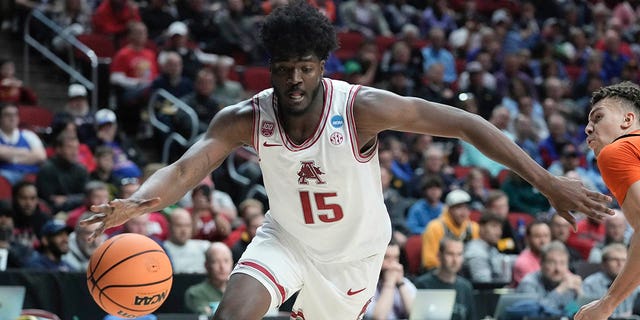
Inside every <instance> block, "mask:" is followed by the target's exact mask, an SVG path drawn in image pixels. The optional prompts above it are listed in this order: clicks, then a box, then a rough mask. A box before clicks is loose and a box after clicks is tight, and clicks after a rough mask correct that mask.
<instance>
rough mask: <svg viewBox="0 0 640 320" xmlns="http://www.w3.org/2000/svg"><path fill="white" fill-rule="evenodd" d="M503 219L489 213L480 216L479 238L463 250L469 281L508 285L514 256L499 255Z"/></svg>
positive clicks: (470, 242)
mask: <svg viewBox="0 0 640 320" xmlns="http://www.w3.org/2000/svg"><path fill="white" fill-rule="evenodd" d="M503 223H504V218H502V217H500V216H498V215H496V214H494V213H493V212H491V211H485V212H483V213H482V216H480V221H478V224H479V232H478V233H479V236H480V237H479V238H478V239H473V240H471V241H469V242H468V243H467V244H466V245H465V248H464V266H465V268H466V270H467V271H468V272H469V280H471V282H479V283H496V284H500V283H501V284H504V285H506V284H508V283H510V282H511V268H512V267H513V263H514V262H515V258H516V256H515V255H509V254H504V253H501V252H500V251H499V250H498V248H497V245H498V241H499V240H500V239H501V238H502V225H503Z"/></svg>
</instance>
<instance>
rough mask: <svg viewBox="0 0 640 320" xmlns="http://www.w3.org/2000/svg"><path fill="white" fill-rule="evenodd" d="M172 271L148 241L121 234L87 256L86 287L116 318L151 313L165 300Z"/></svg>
mask: <svg viewBox="0 0 640 320" xmlns="http://www.w3.org/2000/svg"><path fill="white" fill-rule="evenodd" d="M172 283H173V269H172V268H171V262H170V261H169V257H168V256H167V254H166V253H165V252H164V250H162V247H160V245H158V244H157V243H156V242H155V241H153V240H151V239H150V238H148V237H146V236H143V235H140V234H136V233H124V234H121V235H117V236H115V237H113V238H110V239H109V240H107V241H105V242H104V243H103V244H102V245H100V247H98V249H96V251H95V252H94V253H93V255H92V256H91V259H90V260H89V267H88V268H87V286H88V287H89V292H90V293H91V296H92V297H93V300H94V301H95V302H96V303H97V304H98V305H99V306H100V308H102V310H104V311H105V312H107V313H109V314H111V315H113V316H116V317H120V318H135V317H140V316H143V315H147V314H149V313H152V312H153V311H155V310H156V309H158V308H159V307H160V306H161V305H162V303H163V302H164V301H165V300H166V299H167V295H169V291H170V290H171V284H172Z"/></svg>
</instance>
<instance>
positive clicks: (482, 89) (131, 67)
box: [0, 0, 640, 319]
mask: <svg viewBox="0 0 640 320" xmlns="http://www.w3.org/2000/svg"><path fill="white" fill-rule="evenodd" d="M308 1H309V2H310V3H311V4H312V5H314V6H316V7H317V8H318V10H321V11H322V12H323V13H324V14H325V15H326V16H327V18H328V19H329V20H330V21H332V22H333V23H334V24H335V26H336V29H337V31H338V39H339V41H340V48H339V49H338V50H336V52H334V53H333V54H332V55H331V56H330V57H329V59H328V60H327V62H326V65H325V68H326V70H325V71H326V76H327V77H331V78H334V79H342V80H345V81H349V82H352V83H357V84H362V85H366V86H374V87H378V88H383V89H387V90H390V91H392V92H395V93H397V94H401V95H407V96H416V97H421V98H424V99H427V100H430V101H434V102H438V103H444V104H448V105H451V106H453V107H456V108H461V109H464V110H467V111H469V112H472V113H476V114H478V115H480V116H482V117H483V118H485V119H487V120H488V121H490V122H491V123H492V124H494V125H495V126H496V127H498V128H499V129H501V130H502V131H503V132H504V134H505V135H507V136H508V137H509V138H511V139H512V140H513V141H514V142H515V143H517V144H518V145H519V146H520V147H522V149H523V150H525V151H526V152H527V153H528V154H529V155H530V156H531V157H532V158H533V159H534V160H535V161H536V162H538V163H539V164H540V165H541V166H543V167H545V168H547V169H548V170H549V171H550V172H552V173H553V174H554V175H564V176H567V177H572V178H576V179H580V180H582V181H583V183H584V185H585V186H587V187H588V188H590V189H593V190H597V191H599V192H602V193H605V194H609V191H608V190H607V188H606V186H605V185H604V183H603V181H602V178H601V176H600V174H599V171H598V167H597V165H596V158H595V157H594V155H593V153H592V152H591V151H589V150H588V148H587V147H586V145H585V142H584V137H585V135H584V126H585V124H586V122H587V114H588V111H589V107H590V105H589V102H590V95H591V93H592V92H593V91H594V90H595V89H597V88H599V87H601V86H605V85H609V84H614V83H618V82H620V81H632V82H634V83H638V77H639V76H640V70H639V69H638V62H639V59H640V45H639V44H638V40H639V39H640V18H639V17H640V1H634V0H631V1H622V0H604V1H603V0H541V1H526V0H522V1H513V0H511V1H506V0H505V1H480V0H477V1H475V0H453V1H444V0H429V1H425V0H422V1H412V0H378V1H374V0H308ZM286 3H287V0H266V1H260V0H175V1H173V0H149V1H143V0H139V1H134V0H102V1H100V0H57V1H39V0H15V1H13V0H2V1H0V12H1V15H0V21H1V28H2V33H6V34H10V35H12V37H11V39H12V40H11V41H15V42H18V43H22V42H23V41H24V39H23V35H24V34H31V35H32V36H33V37H34V38H35V39H36V40H37V41H39V43H41V44H42V45H43V46H44V47H45V48H47V50H49V52H51V53H53V54H54V55H55V56H57V57H58V58H59V59H60V60H61V61H64V62H66V63H68V64H69V65H72V66H74V67H75V68H77V70H78V72H80V73H82V74H87V73H88V67H87V65H88V64H89V63H88V62H87V61H88V60H87V59H84V58H83V57H84V56H83V55H82V54H78V49H77V47H75V46H73V45H72V42H73V40H74V39H75V40H78V41H79V42H81V43H84V44H86V45H87V46H88V47H89V48H90V49H93V50H94V52H95V53H96V54H97V55H98V57H99V58H100V68H99V69H98V70H99V71H100V76H99V77H98V81H96V82H95V83H93V86H86V85H83V84H80V83H78V82H77V81H74V79H73V77H70V78H71V80H69V81H68V83H65V84H64V85H65V88H67V90H66V92H65V93H66V99H65V100H66V101H65V102H64V103H52V104H51V105H47V102H46V101H44V100H41V99H39V94H40V93H39V92H37V91H36V90H34V89H33V86H32V85H31V84H29V83H28V82H25V81H23V79H21V77H20V76H19V75H18V74H17V72H16V67H15V63H16V61H15V60H16V59H17V57H15V56H9V55H7V56H2V54H1V53H0V102H1V107H0V111H1V113H0V198H2V199H3V201H2V202H1V204H2V207H1V208H0V248H2V249H5V251H4V252H7V253H8V254H6V255H5V256H7V257H8V258H7V259H6V260H7V261H6V266H4V267H5V268H33V269H46V270H58V271H61V272H66V271H84V270H85V268H86V264H87V260H88V257H89V256H90V254H91V252H92V250H94V249H95V247H96V246H98V245H99V244H100V241H97V242H95V243H87V240H86V239H87V236H88V235H89V234H90V232H91V231H92V229H93V227H91V226H89V227H81V226H79V225H78V224H77V222H78V221H79V220H80V219H83V218H84V217H86V216H87V215H88V214H89V213H88V208H89V207H90V206H91V205H92V204H100V203H104V202H106V201H108V200H111V199H114V198H116V197H127V196H128V195H130V194H131V193H132V192H134V191H135V190H136V188H137V187H138V186H139V185H140V183H142V182H143V181H144V180H145V179H146V178H147V177H148V176H149V175H150V174H151V173H153V172H154V171H155V170H157V169H159V168H161V167H162V166H163V165H165V163H163V162H169V161H173V160H175V159H176V158H177V157H179V156H180V154H181V153H182V152H183V151H184V150H185V147H187V146H188V145H189V144H190V143H193V141H195V139H197V137H198V134H201V133H202V132H204V131H205V130H206V128H207V125H208V122H209V121H210V120H211V118H212V117H213V116H214V115H215V114H216V113H217V112H218V111H219V110H220V109H221V108H224V107H225V106H228V105H231V104H234V103H236V102H239V101H241V100H243V99H246V98H248V97H250V96H251V95H252V94H254V93H256V92H258V91H260V90H262V89H265V88H267V87H269V72H268V62H269V58H268V57H267V56H266V55H265V53H264V50H263V49H262V46H261V44H260V43H259V39H258V36H257V35H258V33H259V29H260V24H261V21H262V20H263V19H264V17H265V16H266V15H267V14H269V12H271V11H272V10H274V9H275V8H276V7H278V6H282V5H285V4H286ZM36 11H37V12H40V13H42V14H43V16H44V17H45V18H46V19H50V20H51V21H52V22H53V23H54V24H55V25H56V26H57V27H58V28H57V29H56V28H53V29H52V28H49V27H45V26H43V23H42V21H43V19H44V18H40V19H34V18H33V15H34V12H36ZM46 19H44V20H46ZM70 39H71V40H70ZM25 50H32V49H30V48H26V49H25ZM32 51H33V50H32ZM36 54H37V53H36ZM40 59H44V58H40ZM54 69H55V68H54V67H53V66H51V72H59V71H57V70H54ZM88 87H90V88H91V89H92V90H94V91H99V92H100V94H99V97H98V99H95V100H93V99H91V96H92V94H93V92H92V90H88ZM162 90H164V91H165V92H167V93H168V94H167V95H162V96H161V97H159V98H158V96H157V93H158V92H159V91H162ZM181 102H182V103H183V104H181ZM460 125H464V124H460ZM175 136H180V137H182V138H183V140H184V141H183V142H186V143H182V144H175V143H174V144H172V143H165V141H169V142H171V141H176V139H174V140H171V137H175ZM163 150H164V153H165V156H161V153H162V152H163ZM379 159H380V164H381V167H382V179H381V183H382V187H383V189H384V195H385V203H386V204H387V207H388V210H389V214H390V216H391V220H392V224H393V240H392V244H390V249H392V250H391V253H389V251H388V253H389V254H390V259H391V260H394V262H385V267H384V268H383V271H382V274H381V282H380V288H379V292H382V291H383V290H384V288H385V286H384V285H383V284H384V283H387V281H382V280H384V279H396V278H397V279H401V280H402V279H406V281H408V284H410V285H407V286H404V285H397V286H396V285H395V284H398V283H405V282H404V281H405V280H402V281H400V282H398V281H396V280H389V281H395V284H394V285H393V288H394V290H396V292H395V294H396V295H397V299H394V300H393V301H391V303H392V304H396V307H394V308H391V309H388V308H387V309H384V310H386V311H387V313H386V314H384V313H383V315H382V316H380V313H375V312H376V306H379V305H382V304H384V303H387V302H384V303H382V302H383V301H386V300H384V299H380V300H379V299H377V298H375V299H374V303H373V304H372V305H371V306H370V308H369V309H370V314H369V315H370V316H371V317H374V318H381V319H387V318H389V319H395V317H403V316H405V317H406V316H407V312H408V309H410V304H408V305H407V304H406V301H405V300H406V299H404V298H403V297H404V296H403V294H402V290H406V289H405V288H407V287H409V288H410V289H411V287H412V288H413V291H415V287H425V288H427V287H434V286H444V287H446V285H450V286H451V287H455V289H456V290H471V288H484V287H487V286H488V287H491V288H498V287H508V288H512V289H513V290H516V291H522V292H528V293H535V294H538V295H540V296H541V297H546V298H547V299H550V301H554V305H553V306H554V308H556V309H557V310H560V311H562V312H565V313H570V312H569V311H570V309H571V308H572V306H574V305H572V304H571V303H570V301H571V302H572V303H575V302H576V301H577V300H579V299H578V297H581V296H598V295H599V294H602V292H604V291H602V292H600V291H597V290H600V289H601V288H598V289H597V290H596V289H593V287H594V286H595V285H593V284H592V285H591V286H590V285H589V284H590V283H593V282H594V281H595V280H593V281H587V280H586V279H585V278H587V277H588V276H592V275H595V274H600V277H601V278H602V281H601V282H602V283H598V285H602V286H604V287H605V288H606V287H607V286H608V284H610V280H611V279H613V278H615V275H616V274H617V272H619V269H620V267H621V264H616V263H613V262H611V261H614V262H616V261H617V262H620V261H624V259H626V251H624V250H620V247H619V246H613V249H612V248H611V245H612V244H621V245H622V246H623V247H622V248H623V249H624V246H626V244H627V243H628V240H629V237H630V235H631V233H632V230H631V229H630V227H629V226H628V224H627V222H626V220H625V219H624V216H623V215H622V213H621V212H618V214H617V215H615V216H613V217H611V218H607V219H606V220H605V221H603V222H599V221H593V220H589V219H586V218H584V217H582V216H581V215H580V213H576V214H577V215H578V217H579V222H578V232H573V231H571V229H570V226H569V225H568V223H567V222H566V221H564V220H563V219H559V218H558V217H555V216H554V215H553V209H552V208H550V206H549V203H548V202H547V201H546V199H545V197H544V196H542V195H541V194H540V193H539V192H538V191H537V190H536V189H534V188H533V187H532V186H531V185H529V184H528V183H527V182H526V181H524V180H523V179H521V178H519V177H518V176H517V175H515V174H513V173H511V172H510V171H509V170H507V169H506V168H505V167H503V166H502V165H500V164H498V163H496V162H494V161H492V160H490V159H489V158H487V157H486V156H484V155H483V154H481V153H480V152H479V151H478V150H477V149H476V148H474V147H473V146H472V145H470V144H468V143H465V142H463V141H458V140H453V139H448V138H441V137H432V136H428V135H415V134H406V133H399V132H384V133H383V134H381V135H380V142H379ZM168 187H170V186H168ZM613 207H615V208H617V204H615V203H614V204H613ZM266 210H268V199H267V197H266V194H265V192H264V187H263V186H262V176H261V173H260V168H259V166H258V162H257V157H256V155H255V153H254V152H253V150H251V149H246V148H241V149H239V150H237V151H235V152H234V153H233V154H232V156H231V157H230V158H229V159H228V160H227V161H226V162H225V163H224V164H223V165H222V166H221V167H220V168H219V169H217V170H216V171H214V172H213V173H212V174H211V176H210V177H208V178H207V179H206V180H205V181H203V182H202V184H200V185H199V186H197V187H196V188H195V189H194V190H192V191H191V192H190V193H189V194H187V195H186V196H185V197H184V198H183V199H182V200H181V201H180V202H179V203H177V204H176V205H174V206H172V207H169V208H167V209H165V210H163V211H162V212H155V213H151V214H147V215H144V216H141V217H138V218H135V219H132V220H131V221H129V222H127V223H126V224H125V225H124V226H122V227H119V228H115V229H112V230H108V231H107V233H106V235H105V237H108V236H112V235H114V234H119V233H122V232H136V233H142V234H145V235H148V236H150V237H152V238H153V239H156V240H157V241H158V242H159V243H160V244H162V245H163V247H164V248H165V249H166V251H167V253H168V255H169V257H170V258H171V260H172V263H173V264H174V271H175V272H176V273H202V274H207V279H208V280H205V281H204V282H203V285H202V286H200V287H198V288H194V289H193V291H187V292H186V293H185V299H186V300H185V301H187V302H186V305H187V306H188V308H189V310H188V311H190V312H194V313H203V314H204V313H209V312H211V310H210V307H209V302H210V301H215V300H216V299H219V298H220V295H221V293H222V292H223V291H224V288H225V286H226V277H227V276H228V273H229V272H230V270H231V268H232V266H233V263H234V262H235V261H237V259H238V258H239V257H240V255H241V254H242V252H243V250H244V249H245V248H246V246H247V245H248V243H249V242H250V241H251V238H252V237H253V235H254V234H255V230H256V228H257V227H258V226H259V225H260V224H261V223H262V219H263V217H264V213H265V212H266ZM458 242H460V243H461V244H462V245H461V246H460V248H458V245H457V243H458ZM441 243H442V244H443V245H441ZM221 244H224V245H221ZM396 249H397V252H396V251H395V250H396ZM449 249H451V250H453V251H455V252H454V253H451V252H450V250H449ZM454 249H455V250H454ZM458 249H459V250H458ZM458 251H459V252H458ZM622 252H625V253H624V257H622V255H623V254H622ZM549 259H551V260H549ZM553 259H556V260H557V259H559V260H560V262H558V261H556V260H553ZM611 259H613V260H611ZM396 260H397V263H396V262H395V261H396ZM545 261H546V262H548V261H551V262H553V263H551V262H548V263H549V265H554V266H555V265H561V267H560V269H561V270H556V269H553V268H552V267H545ZM390 266H392V267H390ZM398 268H399V271H398ZM388 270H393V271H389V272H396V273H395V275H394V276H387V277H385V276H384V274H385V273H386V272H387V271H388ZM616 270H617V271H616ZM397 272H399V275H398V273H397ZM452 275H453V278H452ZM396 276H397V277H396ZM393 277H396V278H393ZM465 281H466V282H465ZM461 283H462V284H461ZM523 283H524V285H522V284H523ZM414 284H415V286H414ZM445 284H446V285H445ZM537 284H539V286H537ZM595 287H597V286H595ZM567 292H569V293H571V294H572V295H571V296H570V297H569V298H567V299H564V298H563V299H559V298H557V296H553V294H557V295H562V294H565V293H567ZM549 295H551V296H549ZM464 296H465V295H463V294H458V298H457V299H458V300H456V308H455V309H454V314H455V315H456V316H457V317H458V318H454V319H476V317H477V315H476V314H474V312H473V308H474V307H473V303H471V302H468V301H467V302H465V301H464V300H459V299H461V298H460V297H464ZM632 298H633V299H632V300H635V295H634V296H633V297H632ZM378 302H380V303H378ZM633 305H634V303H633V301H632V302H630V303H628V304H627V305H625V306H626V307H625V308H626V309H624V310H619V311H617V312H618V315H631V314H632V313H634V311H633V310H634V308H633ZM621 308H622V306H621ZM574 309H575V308H574ZM567 310H569V311H567ZM573 311H575V310H573ZM378 312H381V311H379V310H378Z"/></svg>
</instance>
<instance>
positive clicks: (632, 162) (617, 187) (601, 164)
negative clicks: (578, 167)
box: [598, 136, 640, 206]
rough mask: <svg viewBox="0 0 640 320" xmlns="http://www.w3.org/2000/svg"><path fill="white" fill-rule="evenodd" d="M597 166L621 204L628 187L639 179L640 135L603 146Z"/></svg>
mask: <svg viewBox="0 0 640 320" xmlns="http://www.w3.org/2000/svg"><path fill="white" fill-rule="evenodd" d="M598 168H599V169H600V174H601V175H602V179H603V180H604V182H605V183H606V184H607V187H609V190H611V192H612V193H613V195H614V196H615V197H616V199H617V200H618V203H619V204H620V206H622V204H623V203H624V198H625V196H626V195H627V190H629V187H631V185H632V184H633V183H634V182H636V181H638V180H640V137H637V136H634V137H626V138H622V139H620V140H618V141H615V142H613V143H611V144H610V145H607V146H606V147H604V148H603V149H602V151H600V154H599V155H598Z"/></svg>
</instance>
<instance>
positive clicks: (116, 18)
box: [93, 0, 142, 37]
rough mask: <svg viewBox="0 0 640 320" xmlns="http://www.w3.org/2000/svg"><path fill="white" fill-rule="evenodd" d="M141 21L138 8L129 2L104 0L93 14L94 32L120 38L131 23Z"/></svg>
mask: <svg viewBox="0 0 640 320" xmlns="http://www.w3.org/2000/svg"><path fill="white" fill-rule="evenodd" d="M141 20H142V19H141V18H140V14H139V13H138V7H136V6H135V5H134V4H133V3H131V2H130V1H129V0H104V1H103V2H102V3H101V4H100V6H98V8H97V9H96V12H95V13H94V14H93V30H94V32H96V33H104V34H108V35H113V36H116V37H120V36H123V35H124V34H125V32H126V31H127V25H128V24H129V23H130V22H133V21H141Z"/></svg>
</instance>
